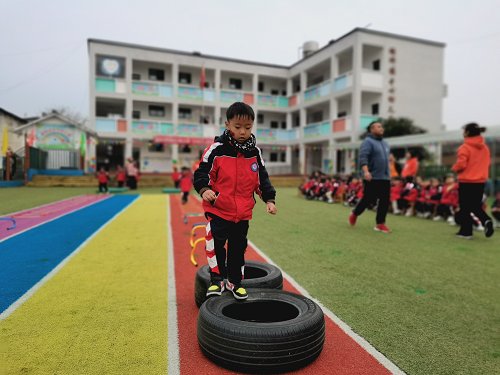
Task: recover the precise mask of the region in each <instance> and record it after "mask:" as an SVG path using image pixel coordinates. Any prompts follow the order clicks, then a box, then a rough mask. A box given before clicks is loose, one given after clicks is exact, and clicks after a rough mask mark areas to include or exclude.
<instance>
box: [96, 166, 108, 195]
mask: <svg viewBox="0 0 500 375" xmlns="http://www.w3.org/2000/svg"><path fill="white" fill-rule="evenodd" d="M97 181H98V182H99V193H107V192H108V181H109V174H108V172H106V170H105V169H104V167H101V169H99V172H97Z"/></svg>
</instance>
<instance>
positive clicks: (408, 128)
mask: <svg viewBox="0 0 500 375" xmlns="http://www.w3.org/2000/svg"><path fill="white" fill-rule="evenodd" d="M382 125H383V126H384V138H389V137H399V136H402V135H411V134H422V133H426V132H427V130H425V129H422V128H421V127H419V126H417V125H415V123H414V122H413V120H412V119H409V118H406V117H399V118H395V117H389V118H387V119H385V120H383V121H382Z"/></svg>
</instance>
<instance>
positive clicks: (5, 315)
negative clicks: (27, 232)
mask: <svg viewBox="0 0 500 375" xmlns="http://www.w3.org/2000/svg"><path fill="white" fill-rule="evenodd" d="M136 200H137V198H135V199H133V200H131V201H130V202H129V203H128V204H127V205H126V206H125V207H123V208H122V209H121V210H120V211H118V212H117V213H116V214H115V215H114V216H113V217H111V219H109V220H108V221H107V222H105V223H104V224H103V225H101V227H100V228H98V229H97V230H96V231H95V232H94V233H93V234H92V235H91V236H90V237H88V238H87V239H86V240H85V241H83V242H82V243H81V244H80V246H78V247H77V248H76V249H75V250H73V252H72V253H70V254H69V255H68V256H67V257H66V258H64V259H63V260H62V261H61V262H60V263H59V264H58V265H57V266H56V267H54V268H53V269H52V271H50V272H49V273H48V274H47V275H45V276H44V277H43V278H42V279H41V280H40V281H38V282H37V283H36V284H35V285H33V286H32V287H31V289H29V290H28V291H27V292H26V293H24V294H23V295H22V296H21V297H19V298H18V299H17V300H16V301H15V302H14V303H12V305H10V306H9V307H7V309H5V310H4V311H3V312H2V313H1V314H0V321H2V320H5V319H7V318H8V317H9V315H11V314H12V313H13V312H14V311H16V310H17V309H18V308H19V306H21V305H22V304H23V303H24V302H26V301H27V300H28V299H30V297H31V296H32V295H33V294H35V293H36V291H37V290H38V289H40V288H41V287H42V286H43V285H44V284H45V283H46V282H47V281H49V280H50V279H51V278H52V277H54V275H56V274H57V273H58V272H59V271H60V270H61V268H63V267H64V266H65V265H66V263H68V262H69V261H70V260H71V259H72V258H73V257H74V256H75V255H76V254H78V253H79V252H80V251H81V250H82V249H83V248H84V247H85V245H87V243H89V242H90V241H91V240H92V239H93V238H94V237H95V236H97V235H98V234H99V233H100V232H101V231H102V230H103V229H104V228H106V227H107V226H108V225H109V224H110V223H111V222H113V221H114V220H115V219H116V218H117V217H118V216H119V215H120V214H121V213H122V212H123V211H124V210H125V209H126V208H128V207H129V206H130V205H131V204H132V203H134V202H135V201H136Z"/></svg>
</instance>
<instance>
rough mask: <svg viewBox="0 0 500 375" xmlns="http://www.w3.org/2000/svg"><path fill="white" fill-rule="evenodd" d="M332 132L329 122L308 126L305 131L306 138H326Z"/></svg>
mask: <svg viewBox="0 0 500 375" xmlns="http://www.w3.org/2000/svg"><path fill="white" fill-rule="evenodd" d="M331 132H332V129H331V127H330V122H329V121H323V122H316V123H313V124H307V125H306V126H305V127H304V129H303V133H304V138H315V137H325V136H328V135H330V134H331Z"/></svg>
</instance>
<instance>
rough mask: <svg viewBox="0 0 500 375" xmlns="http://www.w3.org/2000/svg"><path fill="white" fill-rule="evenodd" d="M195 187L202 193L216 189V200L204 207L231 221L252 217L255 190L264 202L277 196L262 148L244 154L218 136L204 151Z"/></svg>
mask: <svg viewBox="0 0 500 375" xmlns="http://www.w3.org/2000/svg"><path fill="white" fill-rule="evenodd" d="M194 188H195V189H196V191H197V192H198V193H199V194H200V195H202V194H203V193H204V192H205V190H207V189H212V190H213V191H215V192H216V194H218V195H217V199H216V200H215V202H211V203H209V202H206V201H205V200H204V201H203V209H204V210H205V212H206V213H212V214H214V215H217V216H219V217H221V218H222V219H225V220H228V221H232V222H239V221H241V220H250V219H251V218H252V209H253V207H254V206H255V198H254V193H257V194H258V195H259V196H260V197H261V198H262V200H263V201H264V202H268V201H272V202H274V199H275V197H276V190H275V189H274V187H273V186H272V185H271V181H270V180H269V175H268V174H267V171H266V168H265V167H264V161H263V160H262V156H261V152H260V149H259V148H258V147H255V148H254V149H252V150H249V151H245V154H242V153H240V152H238V151H237V150H236V149H235V148H234V147H233V146H231V145H230V144H229V143H228V142H227V141H225V139H224V138H223V137H216V138H215V143H213V144H212V145H210V146H209V147H207V148H206V149H205V151H204V152H203V156H202V157H201V161H200V166H199V167H198V169H197V170H196V172H195V173H194Z"/></svg>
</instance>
